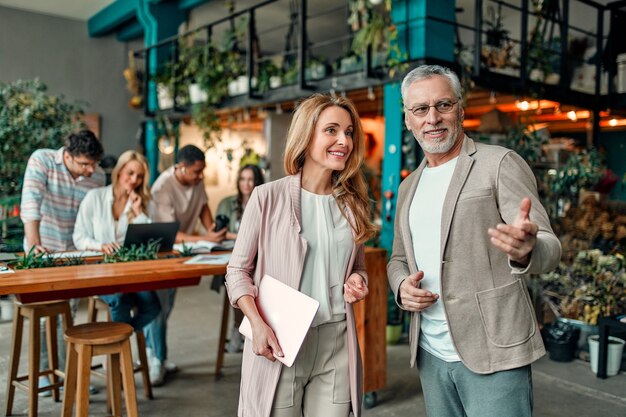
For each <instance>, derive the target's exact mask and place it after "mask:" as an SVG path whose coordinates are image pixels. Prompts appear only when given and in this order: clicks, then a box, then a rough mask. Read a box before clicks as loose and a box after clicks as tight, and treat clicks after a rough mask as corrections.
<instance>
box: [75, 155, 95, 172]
mask: <svg viewBox="0 0 626 417" xmlns="http://www.w3.org/2000/svg"><path fill="white" fill-rule="evenodd" d="M70 156H71V157H72V161H74V163H75V164H76V165H78V166H80V167H81V168H82V169H87V168H90V167H91V168H95V167H96V166H97V165H98V161H89V162H84V161H78V160H77V159H76V157H74V156H73V155H70Z"/></svg>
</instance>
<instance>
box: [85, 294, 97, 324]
mask: <svg viewBox="0 0 626 417" xmlns="http://www.w3.org/2000/svg"><path fill="white" fill-rule="evenodd" d="M97 318H98V310H97V309H96V299H95V298H93V297H89V303H88V304H87V323H95V322H96V319H97Z"/></svg>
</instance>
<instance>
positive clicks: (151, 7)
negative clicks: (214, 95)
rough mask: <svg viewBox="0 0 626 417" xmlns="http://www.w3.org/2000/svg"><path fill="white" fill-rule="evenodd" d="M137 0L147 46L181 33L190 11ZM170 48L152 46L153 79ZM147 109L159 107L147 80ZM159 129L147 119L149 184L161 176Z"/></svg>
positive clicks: (173, 4) (170, 4) (152, 85)
mask: <svg viewBox="0 0 626 417" xmlns="http://www.w3.org/2000/svg"><path fill="white" fill-rule="evenodd" d="M135 1H136V2H137V6H136V7H137V20H139V23H141V25H142V26H143V33H144V45H145V46H146V47H150V46H152V45H155V44H157V43H158V42H160V41H161V40H163V39H166V38H168V37H170V36H174V35H176V34H177V33H178V27H179V25H180V24H181V23H182V22H184V21H185V20H186V18H187V13H186V12H185V11H182V10H180V9H179V8H178V5H177V3H176V2H164V3H163V2H162V3H156V2H155V1H154V0H135ZM168 49H169V48H158V49H156V48H155V49H151V50H150V52H149V54H148V56H147V58H146V59H147V60H148V73H149V75H148V77H150V78H152V76H153V75H154V74H156V73H157V71H158V68H159V65H160V64H161V63H162V62H163V61H164V60H165V59H169V58H170V57H169V55H168ZM146 100H147V103H148V111H149V112H151V113H153V112H156V111H157V110H158V104H157V92H156V83H155V82H154V81H152V80H151V81H150V82H149V83H148V91H147V92H146ZM159 136H160V132H159V130H158V128H157V123H156V121H155V120H154V119H148V120H147V121H146V126H145V137H146V143H145V146H146V157H147V158H148V163H149V164H150V183H151V184H152V183H153V182H154V181H155V180H156V178H157V176H158V167H159V147H158V140H159Z"/></svg>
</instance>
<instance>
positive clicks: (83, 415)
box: [76, 345, 92, 417]
mask: <svg viewBox="0 0 626 417" xmlns="http://www.w3.org/2000/svg"><path fill="white" fill-rule="evenodd" d="M91 353H92V347H91V346H90V345H79V346H78V378H77V385H78V387H77V392H78V395H77V400H76V417H88V415H89V375H90V372H91Z"/></svg>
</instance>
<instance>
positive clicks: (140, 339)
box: [87, 296, 154, 411]
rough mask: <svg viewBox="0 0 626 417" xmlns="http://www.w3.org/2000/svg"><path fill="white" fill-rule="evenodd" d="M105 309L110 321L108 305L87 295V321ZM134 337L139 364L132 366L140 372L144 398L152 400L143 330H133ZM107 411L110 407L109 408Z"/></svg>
mask: <svg viewBox="0 0 626 417" xmlns="http://www.w3.org/2000/svg"><path fill="white" fill-rule="evenodd" d="M99 310H103V311H106V315H107V320H108V321H111V310H110V309H109V305H108V304H107V303H106V302H105V301H103V300H102V299H100V298H98V297H97V296H95V297H89V304H88V306H87V322H88V323H95V322H96V321H97V318H98V311H99ZM135 338H136V340H137V354H138V355H139V365H136V366H135V367H134V368H133V371H134V372H135V373H137V372H141V379H142V381H143V394H144V396H145V397H146V398H148V399H150V400H152V399H153V398H154V396H153V395H152V383H151V382H150V368H149V367H148V356H147V355H146V338H145V336H144V334H143V331H142V330H140V331H135ZM110 394H111V393H110V392H109V391H108V390H107V403H108V404H109V406H110V405H111V397H110ZM109 411H111V409H110V408H109Z"/></svg>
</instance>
